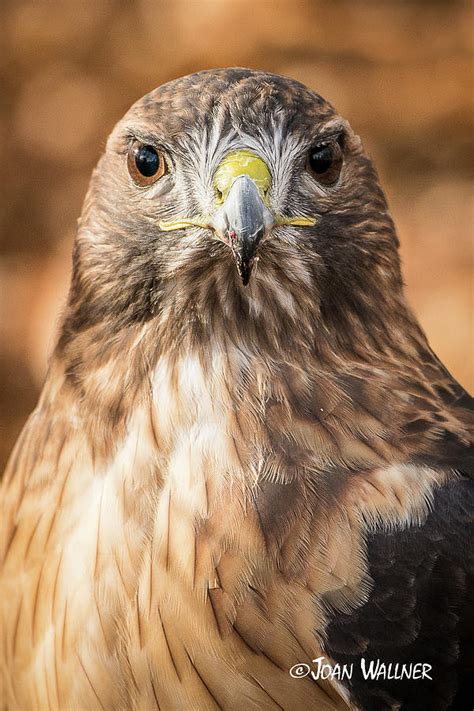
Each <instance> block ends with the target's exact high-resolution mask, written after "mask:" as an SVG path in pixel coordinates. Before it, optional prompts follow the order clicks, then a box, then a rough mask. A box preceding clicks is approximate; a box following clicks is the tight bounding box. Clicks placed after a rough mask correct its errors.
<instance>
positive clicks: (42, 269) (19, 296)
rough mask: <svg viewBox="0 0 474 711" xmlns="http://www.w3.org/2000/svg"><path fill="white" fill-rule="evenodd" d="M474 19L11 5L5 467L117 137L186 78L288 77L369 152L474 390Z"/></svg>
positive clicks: (2, 109)
mask: <svg viewBox="0 0 474 711" xmlns="http://www.w3.org/2000/svg"><path fill="white" fill-rule="evenodd" d="M472 9H473V5H472V4H471V3H463V2H452V1H451V2H448V1H446V2H443V1H439V2H433V1H431V2H430V1H428V0H424V1H422V0H418V1H412V2H402V1H399V2H394V1H393V0H392V1H384V2H381V1H379V0H374V2H360V1H354V0H346V1H342V0H341V1H338V0H333V1H332V2H331V1H330V0H328V1H327V2H316V1H313V2H295V1H291V0H288V1H286V0H285V1H283V0H282V1H281V2H279V1H276V2H275V1H273V0H272V1H265V0H260V1H259V0H201V1H198V0H196V1H195V2H190V1H180V0H178V1H176V2H173V0H169V1H168V2H159V1H156V0H141V1H137V2H132V1H131V0H130V1H127V0H69V1H66V0H55V1H53V0H36V1H31V0H30V1H28V2H22V1H21V0H14V1H10V2H9V1H8V0H2V2H1V3H0V26H1V28H2V30H1V37H0V39H1V44H0V52H1V56H0V59H1V64H0V80H1V84H2V86H1V101H0V137H1V145H2V151H1V153H2V157H1V161H2V191H1V205H0V225H1V237H2V239H1V254H0V280H1V321H0V327H1V333H0V378H1V396H0V407H1V417H0V426H1V434H0V437H1V439H0V470H1V468H2V465H3V463H4V462H5V459H6V457H7V455H8V453H9V451H10V449H11V447H12V445H13V442H14V440H15V439H16V437H17V435H18V433H19V430H20V429H21V427H22V425H23V423H24V421H25V419H26V417H27V415H28V413H29V412H30V410H31V409H32V407H33V406H34V403H35V401H36V399H37V396H38V393H39V389H40V387H41V382H42V379H43V377H44V374H45V368H46V360H47V354H48V352H49V351H50V349H51V346H52V344H53V342H54V333H55V329H56V327H57V323H58V314H59V313H60V309H61V305H62V304H64V298H65V293H66V290H67V283H68V279H69V263H70V251H71V245H72V240H73V237H74V231H75V225H76V220H77V218H78V216H79V214H80V210H81V203H82V200H83V197H84V194H85V191H86V188H87V184H88V179H89V175H90V172H91V169H92V167H93V166H94V164H95V163H96V161H97V159H98V157H99V155H100V152H101V151H102V149H103V146H104V143H105V140H106V138H107V135H108V133H109V132H110V130H111V128H112V127H113V125H114V123H115V122H116V121H117V120H118V119H119V118H120V117H121V116H122V114H123V113H124V112H125V111H126V110H127V108H128V107H129V105H130V104H131V103H132V102H133V101H135V100H136V99H137V98H139V97H140V96H141V95H142V94H144V93H145V92H147V91H149V90H150V89H152V88H154V87H155V86H157V85H158V84H161V83H163V82H165V81H167V80H169V79H172V78H174V77H177V76H180V75H183V74H187V73H190V72H193V71H196V70H199V69H203V68H208V67H216V66H231V65H240V66H249V67H254V68H262V69H266V70H269V71H274V72H279V73H283V74H287V75H289V76H292V77H294V78H296V79H299V80H300V81H302V82H304V83H306V84H307V85H308V86H310V87H312V88H314V89H315V90H317V91H318V92H319V93H321V94H323V95H324V96H325V97H326V98H328V99H329V100H330V101H331V102H332V103H333V104H335V106H336V107H337V108H338V109H339V111H340V112H341V113H342V114H343V115H344V116H346V117H347V118H348V119H349V120H350V121H351V123H352V125H353V127H354V128H355V129H356V130H357V131H358V132H359V134H360V135H361V136H362V137H363V139H364V142H365V145H366V148H367V150H368V151H369V153H370V154H371V155H372V157H373V158H374V160H375V162H376V165H377V166H378V169H379V172H380V174H381V178H382V182H383V185H384V187H385V190H386V192H387V195H388V198H389V201H390V204H391V207H392V211H393V213H394V217H395V221H396V223H397V225H398V230H399V235H400V238H401V243H402V258H403V263H404V275H405V281H406V284H407V291H408V297H409V300H410V302H411V304H412V306H413V307H414V309H415V311H416V312H417V314H418V317H419V319H420V321H421V323H422V325H423V327H424V328H425V330H426V331H427V333H428V337H429V339H430V341H431V344H432V346H433V348H434V349H435V351H437V352H438V354H439V355H440V356H441V358H442V359H443V360H444V362H445V363H446V364H447V366H448V368H449V369H450V370H451V371H452V373H453V374H454V375H455V376H456V377H457V378H458V379H459V380H460V382H461V383H462V384H463V385H464V386H466V387H468V388H472V385H473V383H474V372H473V363H472V357H471V355H472V350H470V349H471V338H472V332H473V324H472V301H471V286H472V281H471V278H472V260H471V258H472V241H471V240H472V231H471V229H472V228H471V224H472V212H471V208H470V195H471V185H472V183H470V169H471V167H472V164H473V161H472V152H470V148H469V139H470V136H471V135H472V106H471V103H472V98H473V91H472V85H471V81H472V74H473V66H472V57H471V54H470V53H471V49H472V28H473V24H472V20H473V18H472Z"/></svg>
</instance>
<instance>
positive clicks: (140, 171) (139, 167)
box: [127, 141, 167, 187]
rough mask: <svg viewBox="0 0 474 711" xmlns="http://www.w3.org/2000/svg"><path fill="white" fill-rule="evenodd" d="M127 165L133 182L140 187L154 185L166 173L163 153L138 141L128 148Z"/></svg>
mask: <svg viewBox="0 0 474 711" xmlns="http://www.w3.org/2000/svg"><path fill="white" fill-rule="evenodd" d="M127 163H128V172H129V173H130V175H131V177H132V180H133V182H134V183H136V184H137V185H140V186H142V187H143V186H147V185H152V184H153V183H156V181H157V180H159V179H160V178H161V177H163V175H164V174H165V173H166V171H167V165H166V161H165V157H164V155H163V153H161V152H160V151H159V150H157V149H156V148H155V147H154V146H149V145H147V144H145V143H141V142H140V141H134V142H133V143H132V145H131V146H130V150H129V151H128V160H127Z"/></svg>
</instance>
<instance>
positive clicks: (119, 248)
mask: <svg viewBox="0 0 474 711" xmlns="http://www.w3.org/2000/svg"><path fill="white" fill-rule="evenodd" d="M399 290H400V277H399V268H398V258H397V254H396V238H395V236H394V232H393V225H392V222H391V219H390V217H389V215H388V213H387V207H386V203H385V200H384V197H383V194H382V192H381V190H380V188H379V186H378V183H377V178H376V175H375V173H374V171H373V168H372V166H371V163H370V161H369V160H368V159H367V158H366V157H365V156H364V154H363V152H362V147H361V143H360V140H359V139H358V137H357V136H355V135H354V133H353V132H352V130H351V128H350V126H349V125H348V123H347V122H346V121H344V120H343V119H342V118H341V117H339V116H338V115H337V113H336V112H335V111H334V109H333V108H332V107H331V106H330V105H329V104H328V103H327V102H326V101H324V100H323V99H322V98H321V97H319V96H318V95H316V94H314V93H312V92H310V91H309V90H308V89H306V88H305V87H303V86H302V85H300V84H298V83H297V82H294V81H291V80H289V79H286V78H283V77H279V76H276V75H271V74H265V73H261V72H253V71H250V70H241V69H234V70H217V71H209V72H201V73H199V74H196V75H192V76H190V77H186V78H184V79H180V80H177V81H175V82H171V83H170V84H167V85H165V86H163V87H161V88H159V89H157V90H155V91H154V92H152V93H150V94H148V95H147V96H145V97H144V98H143V99H141V100H140V101H139V102H138V103H137V104H135V105H134V106H133V107H132V108H131V109H130V111H129V112H128V114H127V115H126V116H125V117H124V119H123V120H122V121H121V122H120V123H119V124H118V125H117V127H116V128H115V130H114V132H113V134H112V136H111V138H110V139H109V142H108V145H107V150H106V153H105V155H104V156H103V157H102V159H101V161H100V163H99V166H98V168H97V169H96V171H95V173H94V177H93V181H92V186H91V190H90V192H89V195H88V198H87V200H86V205H85V209H84V213H83V218H82V222H81V229H80V232H79V237H78V242H77V248H76V258H75V275H74V282H73V290H72V297H71V305H72V306H73V307H74V304H76V305H77V308H76V316H75V318H76V322H77V323H78V324H79V326H80V327H83V326H84V325H86V324H87V325H93V324H95V323H97V321H98V320H103V319H105V318H106V317H110V318H109V326H110V327H111V328H113V325H114V323H115V324H116V325H117V326H122V325H124V324H127V323H131V322H137V321H142V322H144V321H148V320H150V319H153V318H155V317H156V316H159V315H160V314H162V313H163V312H164V311H166V316H167V317H169V316H170V315H172V313H174V315H175V316H176V319H177V320H179V319H183V318H186V319H187V322H188V323H189V320H190V319H191V320H192V319H194V320H195V321H196V323H198V322H199V323H200V324H201V326H202V324H206V323H209V324H210V326H209V328H212V323H211V322H212V321H213V320H214V321H215V319H216V318H220V322H221V324H222V325H223V327H224V329H226V328H227V329H228V328H229V324H230V323H234V324H235V322H236V321H240V322H242V320H243V319H244V318H245V317H246V316H250V317H252V318H254V319H257V320H258V319H260V326H261V327H262V328H264V327H265V326H264V321H265V318H267V319H268V318H270V317H271V316H272V314H273V315H275V314H278V320H279V321H280V322H281V321H285V320H286V324H285V328H286V326H287V325H288V323H289V322H294V323H297V322H298V321H299V320H300V319H301V309H306V311H307V312H308V313H309V312H311V314H312V319H313V320H314V319H316V318H319V319H323V320H324V321H325V325H326V327H327V328H326V329H325V330H328V329H331V328H332V327H333V326H334V324H336V325H337V322H338V319H342V320H344V319H345V320H346V322H347V323H346V327H349V325H350V324H351V323H352V322H353V317H352V314H358V316H362V317H366V318H369V317H370V318H372V317H373V314H372V313H371V312H372V311H377V310H380V309H381V308H382V306H383V304H384V303H385V302H387V303H388V302H389V301H390V299H391V295H393V294H394V293H398V292H399ZM217 314H219V317H218V316H217ZM73 316H74V308H73V313H72V314H71V317H70V319H69V326H70V327H72V328H73V330H74V328H75V327H74V317H73ZM306 320H307V319H306ZM214 325H215V324H214ZM339 326H341V323H339ZM76 327H77V324H76ZM234 327H235V326H234ZM257 327H258V325H257Z"/></svg>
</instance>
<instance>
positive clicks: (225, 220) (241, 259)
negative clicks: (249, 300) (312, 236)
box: [210, 175, 275, 286]
mask: <svg viewBox="0 0 474 711" xmlns="http://www.w3.org/2000/svg"><path fill="white" fill-rule="evenodd" d="M274 224H275V218H274V216H273V214H272V212H271V211H270V210H269V209H268V207H266V206H265V204H264V203H263V200H262V197H261V195H260V192H259V189H258V188H257V185H256V184H255V182H254V181H253V180H252V178H251V177H250V176H249V175H239V176H238V177H237V178H236V179H235V180H234V182H233V183H232V186H231V188H230V190H229V192H228V194H227V197H226V199H225V201H224V204H223V205H222V207H221V208H220V209H219V210H217V211H216V212H215V213H214V215H213V216H212V218H211V221H210V226H211V227H212V229H213V230H214V231H215V232H216V234H217V235H219V237H220V238H221V239H222V240H223V241H224V242H226V243H227V244H228V245H229V247H230V248H231V250H232V253H233V255H234V258H235V261H236V264H237V270H238V272H239V275H240V277H241V279H242V282H243V284H244V286H246V285H247V284H248V283H249V279H250V274H251V273H252V267H253V265H254V263H255V258H256V253H257V248H258V245H259V243H260V241H261V239H262V238H263V237H264V236H265V235H266V234H268V232H269V231H270V230H271V228H272V227H273V225H274Z"/></svg>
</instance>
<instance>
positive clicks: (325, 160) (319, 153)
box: [307, 141, 342, 185]
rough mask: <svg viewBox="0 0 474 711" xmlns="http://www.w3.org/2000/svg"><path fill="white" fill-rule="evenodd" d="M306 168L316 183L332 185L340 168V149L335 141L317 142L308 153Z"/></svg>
mask: <svg viewBox="0 0 474 711" xmlns="http://www.w3.org/2000/svg"><path fill="white" fill-rule="evenodd" d="M307 168H308V170H309V172H310V173H311V174H312V176H313V178H316V180H317V181H318V183H322V184H323V185H332V184H333V183H335V182H336V180H337V179H338V177H339V174H340V172H341V168H342V149H341V146H340V145H339V143H338V142H337V141H328V142H327V143H318V144H316V145H315V146H313V147H312V148H311V150H310V151H309V154H308V160H307Z"/></svg>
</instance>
